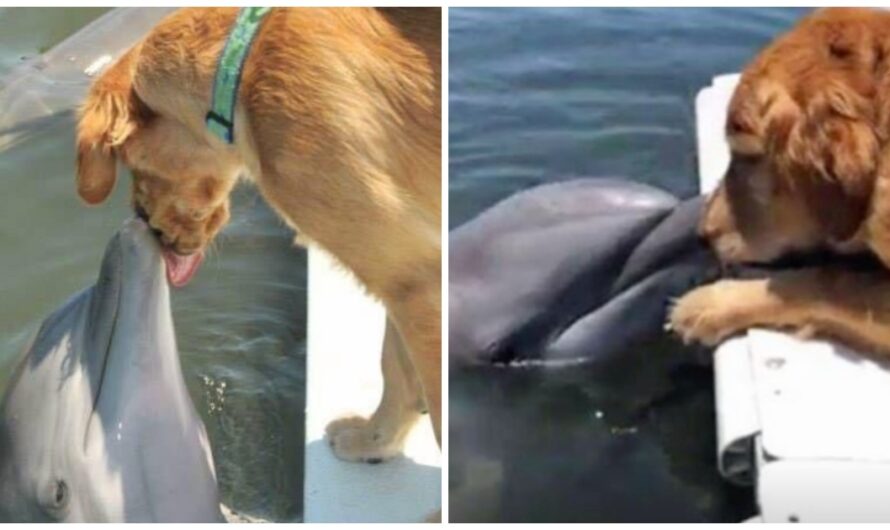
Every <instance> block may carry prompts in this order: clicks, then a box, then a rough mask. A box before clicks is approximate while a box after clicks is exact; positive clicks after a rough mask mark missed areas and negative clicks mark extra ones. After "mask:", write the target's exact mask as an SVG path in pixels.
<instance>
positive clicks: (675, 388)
mask: <svg viewBox="0 0 890 530" xmlns="http://www.w3.org/2000/svg"><path fill="white" fill-rule="evenodd" d="M805 12H806V10H803V9H773V8H756V9H728V8H721V9H689V8H665V9H614V8H613V9H543V8H536V9H451V10H450V15H449V30H450V35H449V38H450V41H449V47H450V56H449V60H450V67H449V68H450V72H449V90H450V102H449V105H450V107H449V119H450V123H449V128H450V139H449V141H450V148H449V151H450V152H449V157H450V174H449V190H450V195H449V214H450V221H449V224H450V227H451V228H454V227H456V226H458V225H460V224H462V223H464V222H466V221H467V220H468V219H470V218H472V217H473V216H475V215H476V214H478V213H479V212H480V211H482V210H483V209H484V208H486V207H487V206H490V205H491V204H493V203H495V202H497V201H498V200H500V199H502V198H504V197H506V196H508V195H510V194H511V193H514V192H516V191H518V190H521V189H525V188H528V187H531V186H534V185H536V184H541V183H545V182H552V181H556V180H562V179H567V178H571V177H576V176H582V175H586V176H621V177H626V178H630V179H634V180H638V181H642V182H646V183H650V184H653V185H655V186H658V187H661V188H663V189H666V190H669V191H671V192H672V193H674V194H676V195H678V196H681V197H688V196H691V195H694V194H696V193H697V187H698V186H697V182H698V181H697V173H696V158H695V156H696V155H695V125H694V124H695V121H694V118H695V116H694V111H693V105H694V98H695V94H696V93H697V92H698V90H699V89H701V88H702V87H704V86H706V85H708V84H710V81H711V78H712V77H713V76H715V75H717V74H721V73H727V72H734V71H739V70H740V69H741V68H742V67H743V66H744V64H745V63H746V61H748V60H749V59H750V58H751V57H752V55H753V54H754V53H755V52H756V51H757V50H758V49H759V48H761V47H762V46H763V45H764V44H766V43H767V42H768V41H769V40H770V39H772V38H773V37H774V36H775V35H777V34H778V33H780V32H782V31H783V30H785V29H787V28H789V27H790V26H791V25H792V24H793V23H794V21H795V20H797V19H798V18H799V17H800V16H801V15H802V14H803V13H805ZM688 353H689V352H688V351H686V350H683V349H681V348H679V347H678V346H677V345H676V343H675V342H673V341H671V340H668V339H666V338H665V337H663V336H660V337H651V338H647V340H646V341H645V342H641V344H638V345H635V346H634V347H633V348H630V351H629V353H628V355H627V357H626V359H625V360H624V361H623V362H621V363H618V365H616V366H608V367H595V368H587V369H579V368H570V369H566V370H548V371H541V370H535V369H526V370H524V371H521V372H517V371H509V370H504V369H492V370H484V371H475V372H469V373H460V374H457V375H454V376H452V378H451V386H450V418H449V428H450V439H449V440H450V441H449V449H450V461H449V465H450V482H451V483H450V484H449V488H450V491H451V512H450V515H451V518H452V520H453V521H493V520H510V521H520V520H524V521H548V520H549V521H590V522H594V521H709V520H710V521H738V520H741V519H743V518H745V517H748V516H750V515H752V514H753V511H754V506H753V504H752V497H753V492H752V491H751V490H748V489H744V488H736V487H733V486H730V485H728V484H727V483H726V482H725V481H723V480H722V479H721V478H720V477H719V475H718V474H717V472H716V461H715V443H716V441H715V426H714V417H713V415H714V412H713V386H712V376H711V371H710V367H708V366H707V365H702V364H701V363H695V362H681V361H680V360H682V359H687V358H690V356H689V355H688Z"/></svg>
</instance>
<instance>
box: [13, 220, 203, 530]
mask: <svg viewBox="0 0 890 530" xmlns="http://www.w3.org/2000/svg"><path fill="white" fill-rule="evenodd" d="M219 518H220V514H219V505H218V499H217V492H216V482H215V475H214V471H213V463H212V459H211V456H210V450H209V445H208V443H207V438H206V433H205V431H204V426H203V424H202V423H201V420H200V418H199V417H198V415H197V414H196V412H195V410H194V405H193V404H192V402H191V399H190V398H189V395H188V392H187V390H186V387H185V383H184V381H183V376H182V372H181V368H180V365H179V358H178V355H177V351H176V343H175V338H174V332H173V322H172V317H171V314H170V303H169V288H168V286H167V280H166V278H165V269H164V262H163V260H162V258H161V254H160V249H159V248H158V244H157V243H156V241H155V238H154V236H153V235H152V233H151V231H150V229H149V228H148V226H147V225H146V224H145V223H144V222H143V221H141V220H138V219H133V220H130V221H127V222H126V223H125V224H124V226H123V228H122V229H121V230H120V231H119V232H118V233H117V234H116V235H115V236H114V237H113V238H112V240H111V242H110V243H109V244H108V247H107V249H106V252H105V256H104V259H103V262H102V268H101V272H100V275H99V279H98V281H97V282H96V285H95V286H93V287H91V288H89V289H87V290H85V291H83V292H82V293H80V294H78V295H76V296H74V297H73V298H72V299H71V300H69V301H68V302H67V303H66V304H65V305H63V306H62V307H61V308H59V309H58V310H57V311H56V312H55V313H53V314H52V315H50V317H49V318H47V319H46V321H44V323H43V325H42V326H41V329H40V331H39V332H38V333H37V336H36V337H35V339H34V341H33V342H32V344H31V346H30V347H29V348H28V350H27V352H26V356H25V358H24V359H23V361H22V363H21V365H20V366H19V368H18V370H17V371H16V373H15V374H14V375H13V377H12V379H11V380H10V384H9V387H8V388H7V389H6V394H5V397H4V400H3V404H2V410H0V520H4V521H72V522H73V521H96V522H99V521H163V520H175V521H201V520H203V521H212V520H219Z"/></svg>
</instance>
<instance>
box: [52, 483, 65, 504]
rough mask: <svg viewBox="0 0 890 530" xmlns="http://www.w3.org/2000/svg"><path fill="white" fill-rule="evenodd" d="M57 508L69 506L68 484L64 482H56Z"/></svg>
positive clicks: (54, 499)
mask: <svg viewBox="0 0 890 530" xmlns="http://www.w3.org/2000/svg"><path fill="white" fill-rule="evenodd" d="M53 502H54V507H55V508H57V509H58V508H64V507H65V505H66V504H68V484H66V483H65V481H64V480H58V481H56V492H55V493H54V494H53Z"/></svg>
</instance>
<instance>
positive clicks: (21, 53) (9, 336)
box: [0, 8, 306, 521]
mask: <svg viewBox="0 0 890 530" xmlns="http://www.w3.org/2000/svg"><path fill="white" fill-rule="evenodd" d="M104 11H106V9H93V8H89V9H82V8H43V9H38V8H33V9H32V8H26V9H21V8H0V90H3V89H4V80H6V79H5V78H6V76H7V74H9V73H10V71H11V70H13V69H14V68H15V67H17V66H19V65H22V64H24V63H25V62H27V61H28V60H31V59H34V58H35V57H38V56H39V55H40V54H41V53H43V52H45V51H46V50H48V49H50V48H52V47H53V46H54V45H56V44H57V43H58V42H60V41H61V40H62V39H64V38H66V37H67V36H69V35H71V34H73V33H75V32H76V31H77V30H78V29H80V28H81V27H82V26H83V25H85V24H86V23H88V22H89V21H91V20H93V19H95V18H96V17H97V16H99V15H101V14H102V13H103V12H104ZM123 30H124V29H122V31H123ZM41 89H42V90H44V91H45V93H44V94H41V95H46V94H50V93H51V92H52V91H54V90H59V91H64V90H66V87H65V86H64V85H60V86H43V87H41ZM16 110H18V109H2V108H0V117H3V116H4V115H5V113H7V112H15V111H16ZM4 132H5V131H4ZM14 136H15V141H13V142H9V143H5V144H3V145H2V146H0V248H2V249H3V250H2V251H0V391H2V388H3V387H4V385H5V382H6V379H7V377H8V375H9V373H10V371H11V370H12V367H13V366H14V363H15V361H16V360H17V359H18V357H19V354H20V353H21V349H22V348H23V347H24V345H25V342H26V341H27V339H28V337H29V336H30V335H31V334H33V333H34V332H35V331H36V329H37V327H38V326H39V325H40V322H41V321H42V320H43V318H44V317H45V316H46V315H47V314H48V313H49V312H50V311H52V310H53V309H54V308H56V307H58V306H59V304H61V303H62V302H63V301H64V300H66V299H67V298H68V297H69V296H70V295H71V294H73V293H74V292H75V291H78V290H80V289H81V288H83V287H85V286H87V285H89V284H91V283H93V282H94V281H95V278H96V275H97V274H98V271H99V261H100V259H101V257H102V253H103V252H104V249H105V245H106V243H107V242H108V240H109V238H110V237H111V236H112V234H113V233H114V232H115V231H116V230H117V229H118V228H119V227H120V224H121V222H122V221H123V220H124V219H125V218H127V217H128V216H130V215H132V212H131V210H130V207H129V186H130V184H129V180H130V179H129V176H128V175H126V174H125V173H124V174H122V175H121V178H120V181H119V182H118V185H117V188H116V190H115V192H114V194H113V195H112V197H111V198H110V199H109V200H108V201H107V202H106V203H105V204H103V205H102V206H100V207H96V208H87V207H85V206H84V205H83V203H82V202H81V201H80V200H79V199H78V198H77V196H76V193H75V188H74V162H75V158H74V121H73V114H72V112H71V111H70V109H69V110H67V111H64V112H61V113H59V114H54V115H51V116H49V117H47V118H41V119H39V120H34V121H33V122H26V123H25V124H23V125H22V126H21V127H20V128H18V130H17V131H16V132H15V133H14ZM292 238H293V235H292V234H291V233H290V231H289V230H288V229H287V228H285V227H284V226H283V224H282V223H281V222H280V221H279V220H278V219H277V217H276V216H275V214H274V213H273V212H272V211H271V210H270V209H269V208H268V207H267V206H266V205H265V203H264V202H263V201H262V199H261V198H260V197H259V195H258V194H257V193H256V192H255V191H254V190H253V189H252V188H250V187H248V186H242V187H240V188H238V189H237V190H236V192H235V194H234V197H233V203H232V222H231V223H230V224H229V226H228V227H227V228H226V229H225V230H224V231H223V233H222V234H221V235H220V237H219V239H218V242H217V244H216V246H215V248H214V250H213V252H211V253H210V254H209V255H208V257H207V259H206V260H205V262H204V264H203V266H202V267H201V270H200V271H199V272H198V274H197V276H196V277H195V278H194V280H193V281H192V282H191V283H190V284H189V285H188V286H187V287H185V288H183V289H177V290H174V291H173V294H172V304H173V317H174V321H175V325H176V331H177V342H178V345H179V351H180V358H181V360H182V365H183V371H184V374H185V378H186V383H187V385H188V387H189V391H190V393H191V396H192V399H193V400H194V402H195V405H196V408H197V409H198V411H199V412H200V414H201V415H202V417H203V419H204V423H205V424H206V426H207V431H208V434H209V436H210V442H211V445H212V448H213V454H214V460H215V463H216V471H217V476H218V479H219V485H220V493H221V496H222V500H223V502H224V503H225V504H227V505H228V506H230V507H231V508H233V509H235V510H237V511H240V512H244V513H247V514H250V515H254V516H259V517H264V518H268V519H272V520H287V521H292V520H295V519H297V520H298V519H299V518H300V517H301V513H302V491H303V448H304V435H303V431H304V429H303V424H304V408H305V390H304V389H305V380H304V378H305V336H306V333H305V331H306V330H305V320H306V306H305V300H306V296H305V285H306V256H305V253H304V252H303V251H302V250H300V249H297V248H294V247H293V245H292V244H291V241H292ZM158 465H164V463H163V462H158Z"/></svg>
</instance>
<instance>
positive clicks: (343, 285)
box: [304, 248, 442, 523]
mask: <svg viewBox="0 0 890 530" xmlns="http://www.w3.org/2000/svg"><path fill="white" fill-rule="evenodd" d="M308 292H309V326H308V329H309V331H308V344H307V360H306V365H307V366H306V381H307V384H306V463H305V468H306V471H305V482H304V488H305V492H304V521H305V522H307V523H323V522H344V523H351V522H368V523H370V522H422V521H423V520H424V518H425V517H426V516H428V515H429V514H431V513H433V512H434V511H436V510H438V509H439V508H440V506H441V491H442V482H441V480H442V479H441V463H440V461H441V455H440V452H439V446H438V444H437V443H436V438H435V435H434V434H433V429H432V424H431V423H430V421H429V416H428V415H424V416H423V417H422V418H421V420H420V421H419V422H418V423H417V425H416V426H415V427H414V430H413V431H412V432H411V434H410V436H409V438H408V443H407V446H406V450H405V456H404V457H400V458H396V459H394V460H391V461H389V462H384V463H382V464H374V465H372V464H362V463H352V462H343V461H341V460H338V459H337V458H336V457H335V456H334V454H333V452H332V451H331V449H330V447H329V446H328V444H327V441H326V440H325V439H324V430H325V426H326V425H327V424H328V423H329V422H331V421H332V420H335V419H337V418H339V417H341V416H344V415H347V414H356V413H357V414H362V415H370V414H371V413H372V412H373V411H374V409H375V408H376V407H377V404H378V403H379V401H380V396H381V393H382V391H383V376H382V374H381V372H380V356H381V353H382V347H383V329H384V325H385V312H384V310H383V308H382V307H381V306H380V304H378V303H376V302H374V301H373V300H371V299H370V298H369V297H367V296H366V295H365V294H364V292H363V291H362V289H361V288H360V287H359V285H358V283H357V282H356V280H355V279H354V278H353V277H352V275H351V274H349V273H347V272H345V271H344V270H343V269H342V268H341V267H339V266H338V265H337V264H335V263H334V262H333V260H332V259H331V258H330V257H329V256H328V255H326V254H325V253H324V252H322V251H320V250H316V249H314V248H313V249H311V250H310V251H309V285H308Z"/></svg>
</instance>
